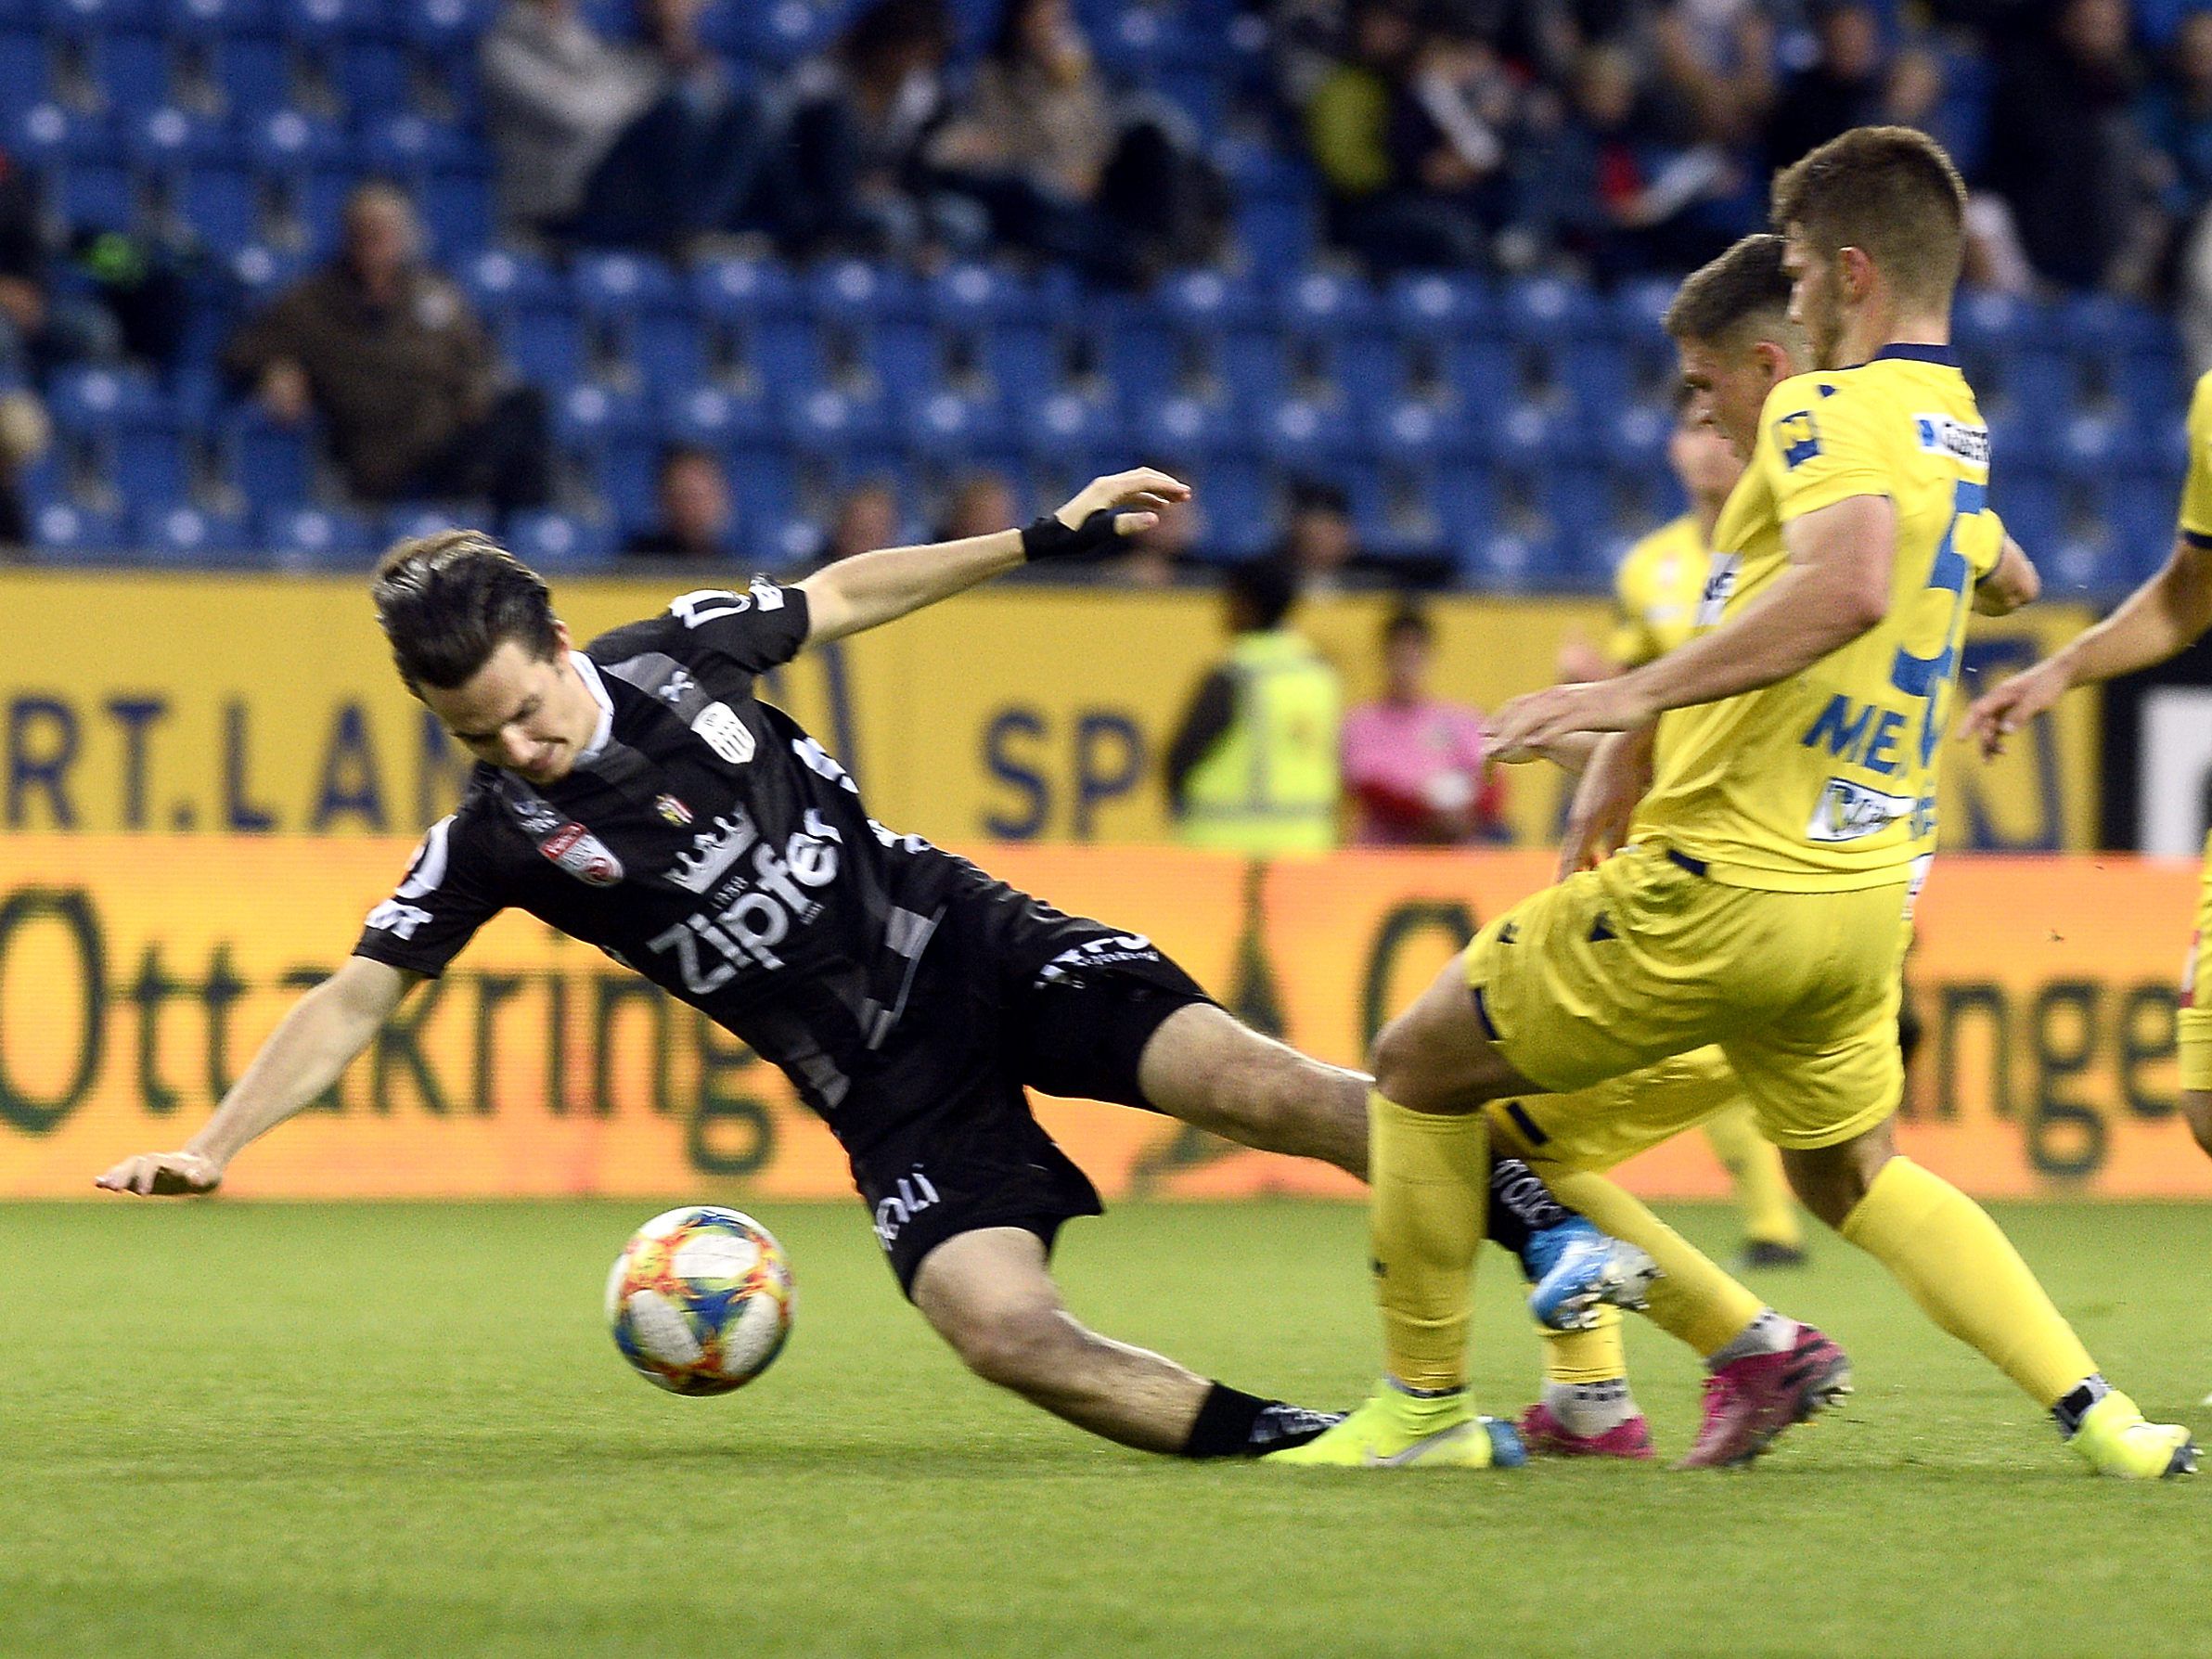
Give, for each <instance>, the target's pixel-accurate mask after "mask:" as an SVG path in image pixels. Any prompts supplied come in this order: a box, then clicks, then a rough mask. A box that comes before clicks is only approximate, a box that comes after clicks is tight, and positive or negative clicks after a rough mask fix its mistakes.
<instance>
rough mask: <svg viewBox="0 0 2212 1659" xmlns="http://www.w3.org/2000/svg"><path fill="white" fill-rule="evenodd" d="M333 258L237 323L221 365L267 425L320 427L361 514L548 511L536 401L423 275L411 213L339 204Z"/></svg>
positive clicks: (375, 189)
mask: <svg viewBox="0 0 2212 1659" xmlns="http://www.w3.org/2000/svg"><path fill="white" fill-rule="evenodd" d="M342 235H343V244H342V246H341V249H340V251H339V253H338V255H337V257H336V258H334V259H333V260H331V261H330V262H329V263H328V264H327V265H325V266H324V267H323V268H322V269H321V270H319V271H316V272H315V273H313V274H311V275H310V276H308V277H304V278H303V279H302V280H301V281H300V282H298V283H296V284H294V285H293V286H292V287H291V288H289V289H286V290H285V291H284V292H283V293H281V294H279V295H278V296H277V299H276V300H275V301H274V302H272V303H271V304H270V305H269V306H268V308H267V309H266V310H264V312H262V313H261V314H260V315H258V316H255V317H252V318H251V319H249V320H248V322H247V323H246V325H245V327H244V328H241V329H240V330H239V331H238V334H237V335H236V336H234V337H233V339H232V340H231V342H230V344H229V346H228V348H227V349H226V350H225V353H224V365H225V368H226V369H227V370H228V371H229V373H230V374H231V375H232V376H233V377H234V378H235V379H238V380H240V381H243V382H245V383H247V384H249V385H251V386H252V387H254V388H255V389H256V392H257V394H258V395H259V397H260V399H261V403H262V405H263V407H264V409H266V410H267V411H268V413H269V415H270V416H271V417H272V418H275V419H277V420H278V421H281V422H284V423H285V424H287V425H297V424H299V423H301V422H302V421H304V420H306V419H307V418H309V417H310V416H311V415H316V414H319V415H320V416H321V417H322V418H323V421H324V423H325V426H326V429H327V431H328V440H329V447H330V453H331V457H332V458H333V459H334V460H335V461H336V462H337V464H338V468H339V470H340V471H341V473H342V474H343V475H344V478H345V482H346V485H347V487H348V489H349V490H350V491H351V492H352V493H353V494H354V495H355V496H356V497H358V498H360V499H361V500H363V501H368V502H392V501H405V500H418V499H431V500H454V499H459V498H464V497H478V496H482V497H486V498H488V499H489V500H490V502H491V504H492V506H493V508H494V509H495V511H496V512H498V513H500V514H501V515H504V514H507V513H508V512H512V511H514V510H516V509H518V508H537V507H543V506H545V505H546V502H547V496H548V495H549V494H550V488H551V476H550V475H551V447H550V443H549V440H548V437H547V427H546V405H545V398H544V396H543V394H542V393H540V392H537V391H535V390H534V389H532V388H528V387H511V388H507V389H504V390H503V389H502V388H501V386H500V384H499V381H498V379H497V367H498V365H497V362H496V359H495V356H494V354H493V351H492V343H491V341H490V339H489V337H488V336H487V335H486V334H485V333H484V329H483V325H482V323H480V322H479V321H478V320H477V318H476V315H475V313H474V312H473V311H471V310H470V309H469V302H468V301H467V299H466V298H464V297H463V295H462V293H461V291H460V289H458V288H457V287H456V286H455V285H454V284H453V282H451V281H450V280H449V279H448V278H446V277H444V276H442V275H440V274H439V273H438V272H436V271H434V270H431V268H430V267H429V266H427V265H426V264H424V263H423V262H422V259H421V257H420V252H419V249H420V245H421V237H420V233H419V231H418V227H417V225H416V221H415V210H414V208H413V206H412V204H411V203H410V202H409V201H408V199H407V198H406V197H405V195H404V194H402V193H401V192H400V191H399V190H398V189H397V188H396V187H394V186H391V185H364V186H361V187H360V188H359V189H357V190H355V191H354V194H353V196H352V197H351V198H350V199H348V200H347V202H346V207H345V215H344V228H343V232H342Z"/></svg>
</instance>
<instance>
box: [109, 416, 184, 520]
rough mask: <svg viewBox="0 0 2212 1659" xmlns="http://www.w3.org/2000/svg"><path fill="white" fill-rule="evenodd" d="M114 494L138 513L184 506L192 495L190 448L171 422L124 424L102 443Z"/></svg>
mask: <svg viewBox="0 0 2212 1659" xmlns="http://www.w3.org/2000/svg"><path fill="white" fill-rule="evenodd" d="M100 449H101V453H102V455H103V457H104V459H105V463H106V465H107V467H108V468H109V469H111V470H110V471H109V482H111V483H112V484H113V486H114V488H115V491H116V494H117V495H121V496H122V499H123V500H125V501H127V502H129V503H130V504H131V506H132V508H134V509H135V510H136V511H139V512H147V511H154V510H160V509H164V508H172V507H182V506H185V505H186V504H187V503H188V502H189V501H190V499H191V495H192V462H191V447H190V444H189V442H188V440H186V437H185V434H184V432H183V431H181V430H180V429H179V428H178V427H177V426H176V425H175V424H174V422H172V421H170V420H167V419H164V418H156V419H152V420H148V421H146V422H139V421H126V422H123V423H121V424H119V425H117V426H116V427H114V428H113V429H111V430H110V431H109V432H108V433H107V434H106V436H105V438H104V439H103V440H102V442H101V444H100Z"/></svg>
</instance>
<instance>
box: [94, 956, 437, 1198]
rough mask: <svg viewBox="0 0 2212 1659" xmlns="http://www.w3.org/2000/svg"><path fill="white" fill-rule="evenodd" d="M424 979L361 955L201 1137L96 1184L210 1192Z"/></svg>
mask: <svg viewBox="0 0 2212 1659" xmlns="http://www.w3.org/2000/svg"><path fill="white" fill-rule="evenodd" d="M421 981H422V976H421V975H420V974H418V973H409V972H407V971H405V970H403V969H399V968H393V967H392V966H390V965H389V964H387V963H384V962H379V961H373V960H371V959H370V958H367V957H349V958H346V962H345V965H344V966H343V967H342V968H341V969H339V971H337V972H336V973H333V974H332V975H331V976H330V977H329V978H328V979H327V980H325V981H323V983H322V984H319V985H317V986H315V989H314V990H312V991H310V992H308V993H307V995H305V996H304V997H301V998H300V1000H299V1001H298V1002H296V1003H294V1004H293V1005H292V1010H291V1012H289V1014H287V1015H285V1017H284V1020H283V1022H282V1023H280V1024H279V1025H278V1026H277V1029H276V1030H275V1031H274V1032H272V1033H270V1034H269V1040H268V1041H267V1042H265V1043H264V1044H263V1045H262V1046H261V1052H260V1053H258V1054H256V1055H255V1056H254V1057H253V1062H252V1063H251V1065H249V1066H248V1067H247V1068H246V1071H245V1074H244V1075H243V1076H241V1077H240V1078H239V1079H238V1082H237V1083H235V1084H233V1085H232V1086H231V1089H230V1092H229V1093H228V1094H226V1095H225V1096H224V1097H223V1104H222V1105H221V1106H219V1107H217V1108H216V1110H215V1114H214V1115H213V1116H212V1117H211V1118H209V1119H208V1121H207V1123H206V1125H204V1126H202V1128H201V1129H200V1131H199V1134H197V1135H195V1136H193V1137H192V1138H191V1139H190V1140H187V1141H186V1142H185V1144H184V1146H183V1147H182V1148H181V1149H180V1150H178V1151H174V1152H142V1153H140V1154H139V1155H137V1156H136V1157H134V1158H125V1159H124V1160H123V1161H122V1163H121V1164H117V1165H116V1166H115V1167H114V1168H113V1169H110V1170H109V1171H108V1173H107V1174H106V1175H103V1176H101V1177H99V1179H98V1180H97V1182H96V1183H95V1184H96V1185H97V1186H101V1187H105V1188H107V1189H109V1190H110V1191H114V1192H137V1193H148V1194H155V1195H167V1194H172V1193H194V1192H212V1191H213V1190H215V1188H216V1187H217V1186H219V1185H220V1184H221V1183H222V1180H223V1172H224V1170H225V1169H226V1168H227V1167H228V1166H229V1164H230V1161H231V1159H233V1158H235V1157H236V1156H238V1152H239V1151H240V1150H241V1149H242V1148H244V1147H245V1146H246V1144H247V1143H248V1142H250V1141H252V1140H255V1139H257V1138H260V1137H261V1136H264V1135H265V1134H267V1133H268V1132H269V1131H270V1130H271V1129H274V1128H275V1127H276V1126H277V1125H278V1124H280V1123H282V1122H284V1120H285V1119H286V1118H288V1117H290V1116H291V1115H292V1114H293V1113H294V1112H298V1111H300V1110H301V1109H302V1108H303V1107H304V1106H306V1105H307V1103H308V1102H309V1101H311V1100H314V1099H315V1097H316V1096H317V1095H319V1094H321V1093H322V1092H323V1090H325V1089H327V1088H328V1087H330V1086H331V1085H332V1084H333V1083H335V1082H337V1081H338V1078H339V1074H341V1073H342V1072H343V1071H344V1070H345V1069H346V1067H347V1066H348V1065H350V1064H352V1063H353V1061H354V1057H355V1056H356V1055H358V1054H359V1053H360V1052H361V1051H362V1049H364V1048H367V1047H368V1045H369V1042H370V1040H371V1039H372V1038H374V1037H375V1036H376V1035H377V1031H378V1029H379V1027H380V1026H381V1025H382V1024H383V1023H384V1022H385V1021H386V1020H387V1019H389V1018H390V1017H391V1016H392V1011H393V1010H396V1009H397V1008H398V1007H399V1005H400V1004H401V1002H402V1001H404V1000H405V997H406V995H407V993H408V992H409V991H411V990H413V989H414V988H415V986H416V985H418V984H420V983H421Z"/></svg>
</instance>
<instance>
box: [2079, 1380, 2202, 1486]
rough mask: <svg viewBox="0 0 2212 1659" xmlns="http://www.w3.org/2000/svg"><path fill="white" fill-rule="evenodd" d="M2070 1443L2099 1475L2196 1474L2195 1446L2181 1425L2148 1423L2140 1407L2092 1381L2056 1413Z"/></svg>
mask: <svg viewBox="0 0 2212 1659" xmlns="http://www.w3.org/2000/svg"><path fill="white" fill-rule="evenodd" d="M2051 1416H2052V1417H2054V1418H2056V1419H2057V1420H2058V1425H2059V1428H2060V1430H2061V1431H2062V1432H2064V1433H2065V1434H2066V1444H2067V1445H2068V1446H2071V1447H2073V1448H2074V1449H2075V1450H2076V1451H2077V1452H2079V1453H2080V1454H2081V1455H2082V1457H2083V1458H2085V1459H2086V1460H2088V1461H2089V1466H2090V1468H2091V1469H2093V1470H2095V1471H2096V1472H2097V1473H2099V1474H2109V1475H2113V1476H2116V1477H2117V1478H2118V1479H2121V1480H2135V1481H2154V1480H2163V1479H2165V1478H2167V1476H2169V1475H2182V1474H2194V1473H2196V1465H2197V1447H2196V1442H2195V1441H2194V1440H2193V1439H2192V1438H2191V1437H2190V1434H2189V1431H2188V1430H2187V1429H2185V1428H2183V1427H2182V1426H2181V1425H2180V1423H2172V1422H2148V1421H2144V1418H2143V1414H2142V1412H2141V1410H2140V1409H2139V1408H2137V1406H2136V1404H2135V1402H2134V1401H2133V1400H2131V1399H2129V1398H2128V1396H2127V1395H2124V1394H2122V1393H2121V1392H2120V1391H2119V1390H2118V1389H2116V1388H2113V1387H2111V1386H2109V1385H2108V1384H2106V1382H2105V1381H2104V1379H2103V1378H2102V1377H2091V1378H2090V1379H2089V1380H2088V1381H2087V1382H2083V1383H2082V1385H2081V1386H2080V1387H2079V1388H2077V1389H2076V1390H2075V1391H2074V1392H2073V1393H2072V1394H2069V1395H2067V1396H2066V1397H2065V1398H2064V1399H2063V1400H2061V1401H2059V1403H2058V1404H2057V1405H2056V1406H2053V1407H2052V1408H2051Z"/></svg>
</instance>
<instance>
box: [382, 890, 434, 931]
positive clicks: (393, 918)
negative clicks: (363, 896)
mask: <svg viewBox="0 0 2212 1659" xmlns="http://www.w3.org/2000/svg"><path fill="white" fill-rule="evenodd" d="M430 919H431V913H430V912H429V911H428V910H425V909H423V908H421V907H419V906H416V905H403V904H402V903H400V901H399V900H397V899H395V898H389V899H386V900H385V901H384V902H383V903H382V904H380V905H379V906H378V907H376V908H375V909H373V910H371V911H370V912H369V913H368V925H369V926H370V927H371V928H374V929H375V930H376V931H377V932H383V933H390V934H391V935H392V937H393V938H394V939H412V938H414V937H415V931H416V930H417V929H418V928H419V927H421V926H423V925H424V924H425V923H427V922H428V921H429V920H430Z"/></svg>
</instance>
